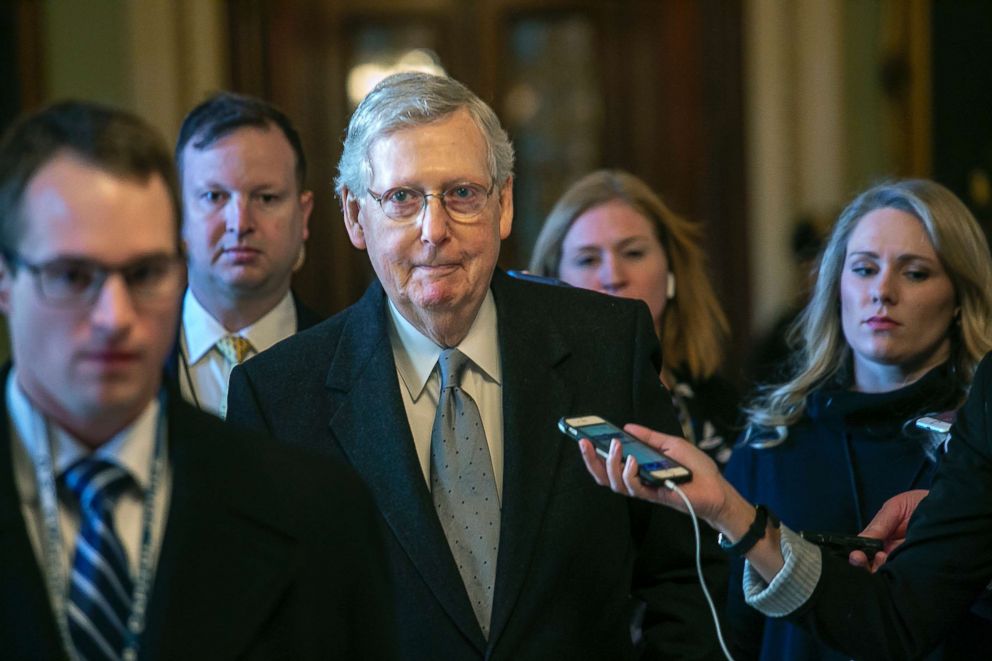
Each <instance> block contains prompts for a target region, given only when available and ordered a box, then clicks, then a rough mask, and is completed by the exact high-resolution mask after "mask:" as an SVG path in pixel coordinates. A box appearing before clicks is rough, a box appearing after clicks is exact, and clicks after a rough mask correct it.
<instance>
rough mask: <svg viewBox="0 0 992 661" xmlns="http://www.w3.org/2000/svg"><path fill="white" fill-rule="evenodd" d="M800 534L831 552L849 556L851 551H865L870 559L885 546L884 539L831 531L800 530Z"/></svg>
mask: <svg viewBox="0 0 992 661" xmlns="http://www.w3.org/2000/svg"><path fill="white" fill-rule="evenodd" d="M799 536H800V537H802V538H803V539H805V540H807V541H809V542H813V543H814V544H816V545H817V546H822V547H823V548H824V549H826V550H828V551H830V552H831V553H836V554H837V555H841V556H844V557H847V556H848V554H850V553H851V551H864V552H865V555H867V556H868V558H869V559H871V558H873V557H875V554H876V553H878V552H879V551H881V550H883V549H884V548H885V546H884V544H883V543H882V540H880V539H875V538H873V537H861V536H859V535H841V534H838V533H831V532H813V531H811V530H800V531H799Z"/></svg>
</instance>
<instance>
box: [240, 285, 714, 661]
mask: <svg viewBox="0 0 992 661" xmlns="http://www.w3.org/2000/svg"><path fill="white" fill-rule="evenodd" d="M492 291H493V294H494V298H495V301H496V307H497V312H498V317H499V321H498V324H499V329H498V330H499V342H500V351H501V355H502V376H503V424H504V428H503V456H504V476H503V503H502V518H501V538H500V547H499V558H498V565H497V575H496V588H495V597H494V606H493V619H492V624H491V633H490V638H489V640H488V641H487V640H486V639H485V638H484V637H483V635H482V633H481V631H480V629H479V625H478V624H477V622H476V620H475V616H474V614H473V610H472V607H471V605H470V604H469V600H468V596H467V594H466V592H465V588H464V586H463V584H462V581H461V577H460V576H459V574H458V569H457V567H456V566H455V563H454V561H453V559H452V556H451V552H450V550H449V548H448V544H447V541H446V539H445V536H444V532H443V531H442V529H441V525H440V523H439V522H438V519H437V515H436V514H435V512H434V507H433V505H432V502H431V496H430V493H429V491H428V488H427V484H426V481H425V479H424V475H423V472H422V470H421V467H420V463H419V461H418V460H417V456H416V451H415V448H414V443H413V438H412V435H411V432H410V427H409V424H408V423H407V418H406V413H405V410H404V407H403V402H402V399H401V395H400V391H399V382H398V377H397V373H396V366H395V362H394V359H393V352H392V347H391V345H390V341H389V337H388V324H389V321H388V319H387V315H388V312H387V310H386V296H385V293H384V291H383V289H382V287H381V285H380V284H379V283H378V282H376V283H373V284H372V286H370V287H369V289H368V291H367V292H366V294H365V296H364V297H363V298H362V299H361V300H360V301H359V302H358V303H357V304H355V305H354V306H352V307H350V308H348V309H347V310H345V311H344V312H342V313H340V314H338V315H336V316H334V317H332V318H331V319H329V320H327V321H325V322H324V323H322V324H320V325H318V326H316V327H314V328H312V329H310V330H309V331H307V332H304V333H299V334H297V335H295V336H294V337H292V338H290V339H288V340H286V341H285V342H282V343H280V344H279V345H278V346H276V347H273V348H272V349H270V350H268V351H266V352H265V353H263V354H261V355H259V356H257V357H255V358H253V359H252V360H250V361H247V362H246V363H245V364H243V365H241V366H239V367H238V368H236V369H235V370H234V372H233V374H232V376H231V388H230V395H229V399H228V405H229V408H228V417H229V419H230V420H234V421H237V422H238V423H241V424H247V425H249V426H252V427H254V428H258V429H263V430H267V431H268V432H269V433H270V434H272V435H274V436H275V437H276V438H282V439H286V440H288V441H290V442H293V443H297V444H301V445H304V446H306V447H307V448H310V449H314V450H318V451H320V452H323V453H325V454H327V455H330V456H335V457H342V458H344V459H345V460H346V461H347V462H349V463H350V464H351V465H352V466H353V467H354V468H355V469H356V470H357V471H358V472H359V474H360V475H361V476H362V477H363V478H364V479H365V480H366V482H367V484H368V485H369V487H370V489H371V490H372V493H373V497H374V499H375V501H376V504H377V506H378V510H379V513H380V515H381V516H382V518H383V519H384V521H385V523H386V525H387V527H388V530H389V534H388V535H387V555H388V557H389V569H390V571H391V573H392V575H393V580H394V586H395V588H396V604H397V616H398V623H399V624H398V626H399V630H400V649H401V650H402V652H403V656H404V658H407V659H436V658H442V657H443V658H446V659H481V658H487V659H515V660H518V659H541V660H542V661H543V660H545V659H548V658H554V655H559V656H560V658H582V659H610V660H611V661H613V660H616V659H624V658H632V657H633V656H634V655H635V650H634V649H633V646H632V644H631V636H630V622H629V620H630V618H629V607H630V595H631V593H633V594H634V595H635V596H637V597H638V598H640V599H643V600H644V601H645V602H646V603H647V614H646V616H645V622H644V630H645V635H646V638H647V640H648V643H649V649H650V650H651V651H652V652H654V653H655V654H663V655H665V656H668V657H672V658H709V657H713V658H716V657H717V655H718V652H717V649H716V647H715V645H716V643H715V635H714V630H713V627H712V624H711V621H710V617H709V614H708V611H707V609H706V607H705V605H704V601H703V597H702V593H701V591H700V589H699V585H698V583H697V579H696V575H695V568H694V564H693V555H692V554H693V549H694V542H693V534H692V530H691V527H690V522H689V520H688V518H687V517H685V516H683V515H680V514H676V513H674V512H672V511H670V510H667V509H665V508H660V507H655V506H650V505H647V504H645V503H642V502H635V501H632V500H630V499H626V498H623V497H621V496H617V495H616V494H613V493H612V492H610V491H609V490H608V489H604V488H601V487H598V486H597V485H596V484H595V483H594V482H593V480H592V478H591V477H590V476H589V475H588V473H587V472H586V470H585V467H584V465H583V463H582V461H581V457H580V455H579V453H578V450H577V448H576V447H575V443H574V442H573V441H570V440H568V439H566V438H565V437H564V436H562V435H561V434H560V433H559V432H558V430H557V428H556V423H557V421H558V419H559V418H560V417H562V416H568V415H583V414H593V413H595V414H600V415H602V416H604V417H606V418H607V419H609V420H612V421H614V422H617V423H621V424H622V423H625V422H628V421H635V422H641V423H645V424H648V425H651V426H653V427H655V428H658V429H662V430H668V431H670V432H676V433H677V431H678V429H679V426H678V422H677V421H676V419H675V416H674V413H673V411H672V407H671V402H670V400H669V398H668V397H667V394H666V393H665V392H664V390H663V389H662V387H661V386H660V383H659V379H658V364H659V360H660V355H659V349H658V343H657V340H656V338H655V336H654V332H653V330H652V327H651V324H650V321H649V313H648V309H647V307H646V306H645V305H644V304H643V303H636V302H632V301H627V300H621V299H617V298H610V297H606V296H602V295H599V294H596V293H593V292H587V291H582V290H578V289H566V288H559V287H551V286H547V285H540V284H534V283H528V282H521V281H517V280H511V279H510V278H509V277H507V276H506V275H505V274H503V273H501V272H497V273H496V274H495V275H494V277H493V282H492ZM704 545H705V546H704V551H703V562H704V564H705V565H706V566H707V568H708V571H711V572H712V573H711V577H712V578H713V580H714V582H715V583H716V584H717V585H718V586H719V587H718V588H717V589H718V590H720V589H722V587H723V585H724V583H723V580H724V577H725V574H724V572H725V567H724V564H723V559H722V558H721V557H720V556H719V552H718V551H716V550H715V543H714V536H713V535H709V534H705V533H704Z"/></svg>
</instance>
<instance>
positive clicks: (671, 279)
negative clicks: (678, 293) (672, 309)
mask: <svg viewBox="0 0 992 661" xmlns="http://www.w3.org/2000/svg"><path fill="white" fill-rule="evenodd" d="M665 296H666V297H667V298H668V300H672V299H673V298H675V274H674V273H672V272H671V271H669V272H668V290H667V291H666V293H665Z"/></svg>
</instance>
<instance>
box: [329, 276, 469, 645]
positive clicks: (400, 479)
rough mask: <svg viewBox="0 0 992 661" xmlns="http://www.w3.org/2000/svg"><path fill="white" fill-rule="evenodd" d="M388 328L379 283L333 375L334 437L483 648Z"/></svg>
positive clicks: (359, 312)
mask: <svg viewBox="0 0 992 661" xmlns="http://www.w3.org/2000/svg"><path fill="white" fill-rule="evenodd" d="M388 323H389V320H388V319H387V312H386V297H385V293H384V292H383V290H382V286H381V285H380V284H379V283H378V282H376V283H373V285H372V286H371V287H370V288H369V290H368V291H367V292H366V294H365V296H363V297H362V300H361V301H359V303H358V304H356V305H355V307H354V308H353V309H352V314H351V316H350V317H349V319H348V321H347V324H346V326H345V328H344V329H343V330H342V335H341V339H340V341H339V343H338V348H337V352H336V354H335V356H334V359H333V361H332V363H331V368H330V370H329V372H328V377H327V388H328V393H329V397H330V401H331V405H330V409H329V410H330V412H331V419H330V427H331V433H332V434H333V436H334V438H335V439H336V440H337V442H338V444H339V445H340V447H341V448H342V450H343V451H344V453H345V454H346V455H347V457H348V460H349V462H350V463H351V465H352V466H353V467H354V468H355V470H357V471H358V472H359V474H361V476H362V477H363V478H364V480H365V482H366V484H367V485H368V486H369V488H370V489H371V491H372V493H373V495H374V497H375V500H376V503H377V504H378V507H379V510H380V512H382V515H383V518H384V519H385V520H386V523H387V524H388V526H389V528H390V529H391V531H392V533H393V535H394V536H395V537H396V540H397V541H398V543H399V545H400V546H401V547H402V549H403V551H404V552H405V553H406V555H407V556H409V558H410V561H411V562H412V563H413V565H414V566H415V567H416V568H417V571H418V572H419V573H420V575H421V576H422V577H423V579H424V582H425V583H426V584H427V585H428V586H430V589H431V590H432V591H433V593H434V595H435V597H436V598H437V600H438V601H439V602H440V603H441V605H442V606H443V608H444V609H445V611H446V612H447V613H448V615H449V617H451V619H452V620H453V621H454V622H455V623H456V625H457V626H458V627H459V628H460V629H461V630H462V632H463V633H464V634H465V636H466V637H467V638H468V639H469V640H472V641H474V642H475V644H476V645H477V646H478V647H479V649H480V650H482V649H483V648H484V646H485V641H484V639H483V637H482V632H481V631H480V629H479V625H478V623H477V622H476V620H475V615H474V612H473V610H472V606H471V603H470V602H469V599H468V595H467V593H466V591H465V586H464V584H463V583H462V580H461V576H460V575H459V573H458V568H457V567H456V566H455V563H454V560H453V559H452V556H451V551H450V549H449V548H448V542H447V539H446V538H445V536H444V531H443V530H442V528H441V524H440V522H439V521H438V519H437V514H435V512H434V505H433V502H432V500H431V496H430V492H429V491H428V489H427V484H426V481H425V480H424V477H423V472H422V470H421V468H420V462H419V460H418V458H417V454H416V449H415V447H414V443H413V436H412V434H411V433H410V425H409V423H408V422H407V417H406V410H405V409H404V407H403V400H402V397H401V395H400V391H399V381H398V377H397V375H396V364H395V361H394V359H393V351H392V346H391V344H390V341H389V333H388Z"/></svg>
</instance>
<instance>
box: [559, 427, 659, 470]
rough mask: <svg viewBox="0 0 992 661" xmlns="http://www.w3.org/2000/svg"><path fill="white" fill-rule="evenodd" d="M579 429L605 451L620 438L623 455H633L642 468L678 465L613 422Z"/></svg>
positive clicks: (650, 468) (649, 468)
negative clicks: (612, 423) (613, 441)
mask: <svg viewBox="0 0 992 661" xmlns="http://www.w3.org/2000/svg"><path fill="white" fill-rule="evenodd" d="M578 431H579V432H580V433H581V434H582V435H583V436H585V437H586V438H588V439H589V440H590V441H592V443H593V445H595V446H596V447H598V448H600V449H602V450H603V451H604V452H609V450H610V442H611V441H612V440H613V439H614V438H617V439H620V445H621V449H622V450H623V456H625V457H626V456H628V455H631V456H633V457H634V459H636V460H637V463H638V465H639V466H641V468H645V469H647V470H655V469H656V468H671V467H672V466H675V465H676V464H674V463H673V462H671V461H668V460H667V459H666V458H665V456H664V455H663V454H659V453H658V452H656V451H655V450H653V449H651V448H650V447H648V446H647V445H644V444H643V443H641V442H640V441H638V440H637V439H636V438H634V437H633V436H631V435H630V434H628V433H627V432H625V431H624V430H622V429H618V428H617V427H614V426H613V425H611V424H593V425H589V426H586V427H579V428H578Z"/></svg>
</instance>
